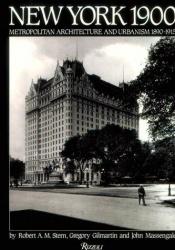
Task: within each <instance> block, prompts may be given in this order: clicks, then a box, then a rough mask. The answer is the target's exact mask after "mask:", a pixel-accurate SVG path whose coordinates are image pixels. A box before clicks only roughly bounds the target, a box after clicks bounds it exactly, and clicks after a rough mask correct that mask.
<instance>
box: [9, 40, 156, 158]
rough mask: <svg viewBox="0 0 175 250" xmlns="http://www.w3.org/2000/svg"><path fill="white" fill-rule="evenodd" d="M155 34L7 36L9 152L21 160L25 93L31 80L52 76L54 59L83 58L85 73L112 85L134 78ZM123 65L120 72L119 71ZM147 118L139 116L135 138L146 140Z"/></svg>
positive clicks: (23, 138) (22, 153) (23, 137)
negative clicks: (8, 46)
mask: <svg viewBox="0 0 175 250" xmlns="http://www.w3.org/2000/svg"><path fill="white" fill-rule="evenodd" d="M158 39H159V38H158V37H77V38H76V37H11V38H10V42H9V43H10V44H9V45H10V53H9V62H10V70H9V71H10V72H9V79H10V83H9V86H10V88H9V91H10V105H9V107H10V112H9V116H10V117H9V119H10V131H9V134H10V136H9V138H10V155H11V156H12V157H14V158H19V159H21V160H25V143H24V140H25V96H26V94H27V92H28V91H29V87H30V85H31V82H32V80H33V81H34V82H37V79H38V78H39V77H42V78H46V79H49V78H51V77H53V75H54V72H55V68H56V64H57V61H58V60H59V63H60V65H62V62H63V60H64V59H66V58H69V59H75V57H77V58H78V60H80V61H82V62H83V65H84V67H85V70H86V72H87V73H88V74H96V75H99V76H100V77H101V78H102V79H103V80H105V81H108V82H110V83H112V84H114V85H118V84H119V82H122V81H123V75H124V81H126V82H127V81H131V80H134V79H135V78H136V77H137V76H138V75H139V73H140V72H141V71H142V70H143V68H144V66H145V64H146V62H147V57H148V51H149V49H150V46H151V45H154V44H155V43H156V41H158ZM123 69H124V74H123ZM147 127H148V126H147V122H146V121H143V120H140V129H139V138H140V139H141V140H142V141H148V140H150V138H149V135H148V131H147Z"/></svg>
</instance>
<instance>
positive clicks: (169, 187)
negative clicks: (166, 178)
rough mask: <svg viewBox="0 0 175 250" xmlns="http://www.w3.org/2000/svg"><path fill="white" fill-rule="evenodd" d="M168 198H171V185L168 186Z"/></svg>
mask: <svg viewBox="0 0 175 250" xmlns="http://www.w3.org/2000/svg"><path fill="white" fill-rule="evenodd" d="M168 196H171V184H170V183H169V185H168Z"/></svg>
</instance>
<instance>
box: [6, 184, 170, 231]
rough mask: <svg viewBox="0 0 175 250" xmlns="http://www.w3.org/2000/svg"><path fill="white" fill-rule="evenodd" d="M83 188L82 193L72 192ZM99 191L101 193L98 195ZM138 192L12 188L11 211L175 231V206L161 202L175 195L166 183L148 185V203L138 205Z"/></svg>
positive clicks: (128, 189) (135, 188)
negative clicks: (41, 212) (170, 192)
mask: <svg viewBox="0 0 175 250" xmlns="http://www.w3.org/2000/svg"><path fill="white" fill-rule="evenodd" d="M80 190H81V192H82V194H79V195H77V194H72V193H71V192H80ZM97 190H98V192H99V193H100V192H101V195H102V196H101V195H97ZM104 190H106V194H105V196H103V194H104V192H105V191H104ZM107 190H108V192H107ZM136 191H137V187H121V188H116V187H115V188H110V193H112V194H113V196H116V195H114V193H115V194H118V196H120V197H107V193H109V188H101V189H100V188H98V187H94V188H89V189H86V188H81V189H70V190H67V193H66V190H65V189H63V190H62V189H60V190H57V192H56V190H51V192H49V190H45V192H41V191H40V190H38V191H37V192H36V191H19V190H11V191H10V211H17V210H26V209H32V210H37V211H43V212H49V213H52V214H57V215H64V216H70V217H72V218H79V219H83V220H88V221H93V222H98V223H105V224H108V225H114V226H119V227H124V228H128V229H136V230H160V231H163V230H175V213H174V207H173V206H169V205H166V204H162V201H164V200H167V199H170V198H171V199H172V198H174V197H175V196H171V197H168V196H167V194H168V193H167V192H168V190H167V185H153V186H147V187H146V192H147V197H146V203H147V206H142V205H140V206H139V205H138V200H137V199H135V198H136V197H137V192H136ZM83 192H85V193H86V194H87V192H88V195H84V194H83ZM90 193H92V194H93V195H90ZM95 193H96V194H95ZM172 194H175V185H172ZM121 197H122V198H121ZM125 197H130V198H125ZM134 197H135V198H134ZM43 229H44V228H43ZM60 230H61V228H60Z"/></svg>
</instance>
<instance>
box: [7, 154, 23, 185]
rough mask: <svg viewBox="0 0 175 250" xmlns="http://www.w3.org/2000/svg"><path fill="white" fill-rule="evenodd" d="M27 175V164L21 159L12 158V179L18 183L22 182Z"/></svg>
mask: <svg viewBox="0 0 175 250" xmlns="http://www.w3.org/2000/svg"><path fill="white" fill-rule="evenodd" d="M24 175H25V164H24V162H23V161H20V160H19V159H14V158H12V157H10V177H11V178H13V179H14V180H15V181H16V182H17V181H18V180H22V179H23V178H24Z"/></svg>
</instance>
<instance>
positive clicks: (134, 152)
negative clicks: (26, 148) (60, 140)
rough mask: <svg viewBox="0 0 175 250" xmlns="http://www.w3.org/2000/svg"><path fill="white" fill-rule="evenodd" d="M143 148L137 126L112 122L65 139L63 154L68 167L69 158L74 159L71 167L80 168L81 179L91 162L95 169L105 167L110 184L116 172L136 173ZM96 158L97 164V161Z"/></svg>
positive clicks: (104, 179)
mask: <svg viewBox="0 0 175 250" xmlns="http://www.w3.org/2000/svg"><path fill="white" fill-rule="evenodd" d="M141 152H142V144H141V142H140V141H139V139H138V138H137V135H136V132H135V131H134V130H128V129H123V128H121V127H120V126H118V125H113V124H111V125H106V126H105V127H104V128H102V129H101V130H91V131H88V132H87V133H86V134H85V135H83V136H75V137H72V138H70V139H69V140H68V141H67V142H66V143H65V148H64V150H63V151H62V153H61V155H62V156H63V158H64V160H65V162H66V166H67V169H69V168H70V166H69V162H71V167H72V166H74V167H75V169H79V170H80V173H81V181H82V180H83V175H84V171H85V169H86V168H87V166H88V164H89V163H91V166H92V167H93V168H92V170H93V171H95V170H97V169H98V170H101V172H102V179H103V182H104V183H106V184H108V183H109V182H111V178H110V174H111V173H112V172H113V173H116V174H118V175H119V176H125V175H132V176H134V174H135V172H136V171H138V169H137V168H140V165H141V162H142V161H141V158H139V157H140V155H141ZM142 158H143V155H142ZM138 159H139V160H140V165H139V164H138V162H139V161H138ZM94 160H95V162H96V164H93V162H94ZM136 163H137V164H136ZM97 165H98V167H97Z"/></svg>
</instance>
